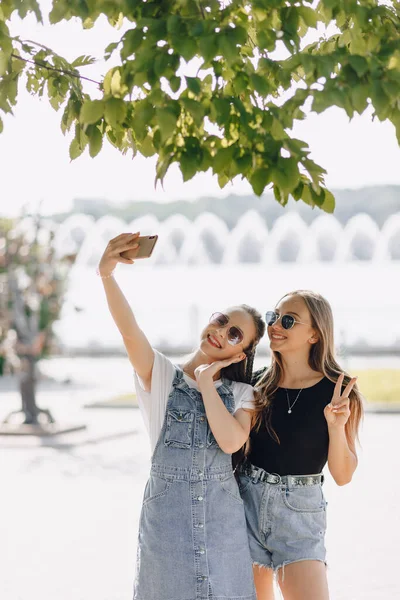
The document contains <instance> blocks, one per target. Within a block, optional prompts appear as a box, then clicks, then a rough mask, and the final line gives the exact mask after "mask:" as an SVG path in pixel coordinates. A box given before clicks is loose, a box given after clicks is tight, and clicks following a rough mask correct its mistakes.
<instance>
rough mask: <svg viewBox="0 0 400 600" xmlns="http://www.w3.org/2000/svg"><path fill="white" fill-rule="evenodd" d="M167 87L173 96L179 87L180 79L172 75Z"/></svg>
mask: <svg viewBox="0 0 400 600" xmlns="http://www.w3.org/2000/svg"><path fill="white" fill-rule="evenodd" d="M169 85H170V87H171V90H172V91H173V92H174V94H175V93H176V92H177V91H178V90H179V88H180V87H181V78H180V77H177V76H176V75H173V76H172V77H171V78H170V80H169Z"/></svg>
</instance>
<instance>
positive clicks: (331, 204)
mask: <svg viewBox="0 0 400 600" xmlns="http://www.w3.org/2000/svg"><path fill="white" fill-rule="evenodd" d="M324 191H325V199H324V203H323V204H322V208H323V210H324V211H325V212H327V213H333V212H334V210H335V197H334V195H333V194H332V193H331V192H329V191H328V190H324Z"/></svg>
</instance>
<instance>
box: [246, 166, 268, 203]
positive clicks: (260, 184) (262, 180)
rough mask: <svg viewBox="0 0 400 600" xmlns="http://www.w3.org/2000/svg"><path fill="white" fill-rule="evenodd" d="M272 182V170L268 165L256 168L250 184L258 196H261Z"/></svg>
mask: <svg viewBox="0 0 400 600" xmlns="http://www.w3.org/2000/svg"><path fill="white" fill-rule="evenodd" d="M270 182H271V171H270V169H268V168H266V167H262V168H261V169H256V170H255V171H254V173H253V174H252V176H251V177H250V185H251V187H252V188H253V191H254V193H255V194H256V196H261V194H262V193H263V191H264V189H265V187H266V186H267V185H268V184H269V183H270Z"/></svg>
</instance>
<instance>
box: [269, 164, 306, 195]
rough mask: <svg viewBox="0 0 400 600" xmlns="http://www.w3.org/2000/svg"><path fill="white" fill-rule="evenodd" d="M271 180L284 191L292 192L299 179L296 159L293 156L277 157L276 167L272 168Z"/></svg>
mask: <svg viewBox="0 0 400 600" xmlns="http://www.w3.org/2000/svg"><path fill="white" fill-rule="evenodd" d="M272 180H273V181H274V183H276V184H277V185H278V186H279V187H280V188H281V189H282V190H283V191H284V192H288V193H289V192H292V191H293V190H294V189H295V188H296V187H297V186H298V184H299V181H300V172H299V167H298V164H297V160H296V159H295V158H293V157H291V158H282V157H279V158H278V162H277V165H276V167H274V168H273V169H272Z"/></svg>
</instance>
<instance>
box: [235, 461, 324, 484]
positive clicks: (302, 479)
mask: <svg viewBox="0 0 400 600" xmlns="http://www.w3.org/2000/svg"><path fill="white" fill-rule="evenodd" d="M241 471H242V473H244V474H245V475H248V476H249V477H251V478H252V479H253V481H254V483H256V482H257V481H262V482H266V483H272V484H282V483H283V484H287V485H288V486H299V487H302V486H305V485H317V484H318V483H321V484H322V483H323V482H324V476H323V474H322V473H318V474H316V475H278V474H277V473H267V471H264V469H261V468H260V467H254V466H253V465H245V466H244V467H243V468H242V469H241Z"/></svg>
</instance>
